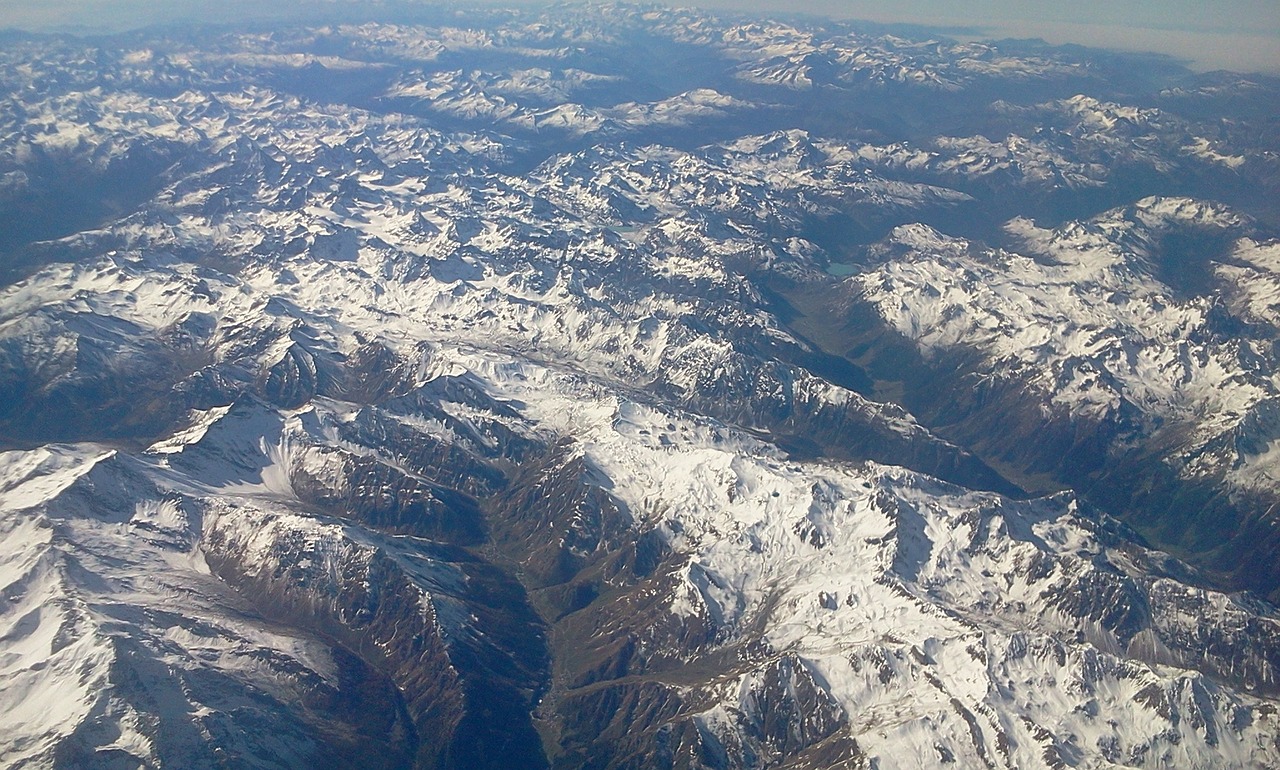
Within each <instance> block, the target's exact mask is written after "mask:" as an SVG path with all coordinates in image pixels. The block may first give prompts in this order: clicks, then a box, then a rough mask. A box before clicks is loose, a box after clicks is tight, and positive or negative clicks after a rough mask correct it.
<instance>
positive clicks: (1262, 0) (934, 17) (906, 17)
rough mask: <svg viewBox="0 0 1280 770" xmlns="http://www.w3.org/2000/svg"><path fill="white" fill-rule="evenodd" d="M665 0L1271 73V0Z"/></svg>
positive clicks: (238, 6) (24, 18) (83, 10)
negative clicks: (979, 33)
mask: <svg viewBox="0 0 1280 770" xmlns="http://www.w3.org/2000/svg"><path fill="white" fill-rule="evenodd" d="M305 2H307V0H212V2H211V1H210V0H0V27H9V26H16V27H22V28H27V29H35V28H45V29H47V28H49V27H50V26H56V25H82V26H89V27H95V26H101V25H104V24H106V25H110V26H112V27H116V28H120V27H132V26H140V25H142V24H145V23H148V22H152V21H173V20H176V19H181V18H198V19H201V20H205V21H229V20H232V19H235V18H240V17H248V16H252V17H262V16H273V15H281V14H282V13H285V12H287V9H289V8H293V9H296V8H297V7H299V6H301V5H302V4H303V3H305ZM362 2H363V4H364V5H365V6H366V7H369V6H374V7H377V5H378V4H377V3H376V2H370V0H328V3H329V5H328V7H341V6H359V5H360V4H361V3H362ZM670 4H680V5H699V6H703V7H707V8H732V9H739V10H744V11H754V12H762V13H794V12H801V13H812V14H819V15H824V16H834V17H838V18H846V19H866V20H870V21H879V22H909V23H915V24H924V25H934V26H970V27H972V26H978V27H982V28H983V33H984V34H986V35H990V36H993V37H1042V38H1044V39H1045V40H1048V41H1049V42H1051V43H1066V42H1072V43H1082V44H1085V45H1096V46H1101V47H1108V48H1122V49H1128V50H1149V51H1156V52H1159V53H1166V54H1170V55H1173V56H1177V57H1179V58H1182V59H1187V60H1190V61H1192V62H1193V63H1194V65H1195V66H1196V67H1197V68H1199V69H1214V68H1228V69H1237V70H1244V71H1266V72H1272V73H1280V0H1217V2H1210V0H1075V2H1069V1H1066V0H967V1H966V2H955V1H951V2H948V1H947V0H897V1H896V2H894V1H891V0H792V1H791V2H780V1H779V0H695V1H694V2H679V1H678V0H677V1H676V2H673V3H670Z"/></svg>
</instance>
